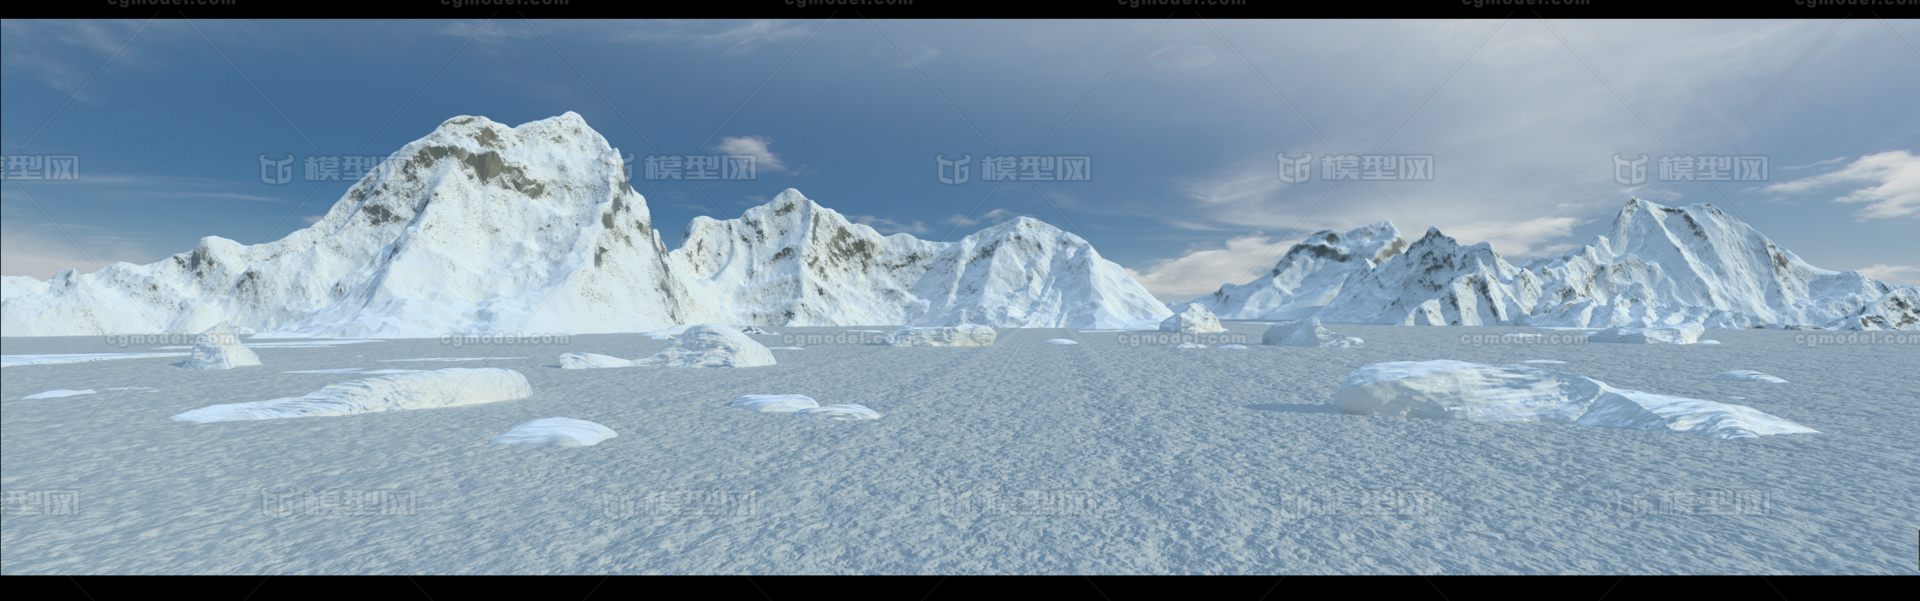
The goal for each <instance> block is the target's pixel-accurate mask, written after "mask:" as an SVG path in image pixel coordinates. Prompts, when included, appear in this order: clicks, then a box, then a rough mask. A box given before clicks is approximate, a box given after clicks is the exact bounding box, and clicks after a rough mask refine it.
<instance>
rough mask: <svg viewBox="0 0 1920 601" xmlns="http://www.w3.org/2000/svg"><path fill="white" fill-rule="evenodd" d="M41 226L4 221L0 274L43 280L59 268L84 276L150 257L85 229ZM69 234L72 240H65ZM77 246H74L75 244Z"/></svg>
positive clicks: (122, 241) (138, 248) (126, 242)
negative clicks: (121, 262) (111, 266)
mask: <svg viewBox="0 0 1920 601" xmlns="http://www.w3.org/2000/svg"><path fill="white" fill-rule="evenodd" d="M63 229H64V230H65V233H64V234H63V233H62V231H61V229H55V228H54V227H53V226H50V225H46V224H44V223H42V224H38V225H32V226H27V225H22V224H20V223H18V222H17V221H16V220H11V219H10V220H7V221H6V222H5V225H4V226H0V231H4V235H0V275H24V276H31V277H33V278H36V279H40V280H46V279H47V278H51V277H53V274H55V273H58V272H59V271H60V270H62V269H72V270H74V271H75V272H78V273H82V274H86V273H93V272H95V271H99V270H100V269H101V268H104V267H106V266H108V265H112V264H114V263H116V262H119V261H126V262H129V263H150V262H152V261H153V260H154V257H152V256H150V254H149V253H147V252H146V250H145V249H143V248H141V246H140V245H139V244H136V243H134V242H133V241H131V240H128V239H125V238H121V237H118V236H112V235H108V234H105V233H103V232H100V231H98V230H96V229H95V228H90V227H87V226H81V225H73V224H68V225H65V226H64V228H63ZM68 235H72V236H73V237H72V238H68V237H67V236H68ZM76 243H77V244H79V245H80V246H75V244H76Z"/></svg>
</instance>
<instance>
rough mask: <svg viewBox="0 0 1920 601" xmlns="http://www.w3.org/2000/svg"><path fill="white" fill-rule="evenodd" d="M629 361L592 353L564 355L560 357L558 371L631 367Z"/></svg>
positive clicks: (631, 362)
mask: <svg viewBox="0 0 1920 601" xmlns="http://www.w3.org/2000/svg"><path fill="white" fill-rule="evenodd" d="M633 365H634V363H633V360H631V359H621V358H619V357H614V356H611V355H597V354H594V353H565V354H562V355H560V369H595V368H602V367H633Z"/></svg>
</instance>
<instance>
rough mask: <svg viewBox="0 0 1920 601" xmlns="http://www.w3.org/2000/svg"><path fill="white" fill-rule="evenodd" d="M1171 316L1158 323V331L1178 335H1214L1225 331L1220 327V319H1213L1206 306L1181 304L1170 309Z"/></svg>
mask: <svg viewBox="0 0 1920 601" xmlns="http://www.w3.org/2000/svg"><path fill="white" fill-rule="evenodd" d="M1171 310H1172V311H1173V316H1172V317H1168V318H1166V319H1165V320H1163V321H1161V322H1160V331H1162V332H1174V333H1179V334H1216V333H1220V332H1225V331H1227V329H1226V328H1223V327H1220V318H1218V317H1214V315H1213V312H1212V311H1208V310H1207V307H1206V305H1204V304H1201V303H1181V304H1178V305H1174V306H1173V307H1171Z"/></svg>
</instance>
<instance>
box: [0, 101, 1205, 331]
mask: <svg viewBox="0 0 1920 601" xmlns="http://www.w3.org/2000/svg"><path fill="white" fill-rule="evenodd" d="M5 285H6V291H5V300H4V307H3V308H0V328H3V329H4V331H5V333H6V335H7V336H71V335H97V334H108V333H114V334H131V333H161V332H171V333H190V332H200V331H203V330H205V329H206V328H208V327H211V326H212V325H214V324H216V323H219V322H221V321H227V322H229V323H231V324H232V325H234V326H235V327H236V328H237V329H243V330H251V331H254V332H261V333H262V336H268V337H270V336H316V337H365V338H414V337H432V336H439V335H443V334H513V333H535V332H537V333H572V334H588V333H624V332H645V331H650V330H655V329H659V328H662V327H667V326H672V325H676V324H688V323H706V322H719V323H730V324H735V325H874V324H901V323H906V324H913V325H952V324H954V323H959V322H962V321H969V322H971V323H980V324H982V325H989V326H996V327H1023V326H1024V327H1043V326H1044V327H1058V326H1072V327H1121V326H1122V325H1123V324H1125V323H1135V322H1141V321H1146V320H1154V321H1157V320H1159V319H1160V318H1164V317H1166V316H1167V315H1170V314H1171V313H1170V312H1168V311H1167V310H1166V309H1165V308H1164V307H1163V306H1161V304H1160V303H1159V302H1157V301H1154V300H1153V298H1152V296H1151V295H1149V294H1148V293H1147V292H1146V290H1145V289H1144V288H1142V287H1141V286H1140V285H1139V284H1138V283H1137V282H1135V281H1134V280H1132V279H1131V278H1130V277H1128V276H1127V275H1126V274H1125V272H1124V271H1122V270H1121V269H1120V267H1119V266H1118V265H1115V264H1113V263H1111V262H1108V261H1105V260H1104V259H1101V258H1100V256H1099V254H1098V253H1095V252H1094V251H1093V248H1092V246H1091V245H1089V244H1088V243H1087V242H1086V241H1085V240H1082V239H1080V238H1079V237H1077V236H1073V235H1072V234H1068V233H1066V232H1062V231H1060V230H1058V229H1056V228H1053V227H1051V226H1048V225H1046V224H1044V223H1041V222H1038V221H1034V220H1029V219H1023V220H1019V221H1015V222H1008V223H1004V224H1001V225H999V226H995V227H993V228H989V229H987V230H985V231H982V232H978V233H976V234H974V235H972V236H969V237H967V238H966V239H964V240H961V241H959V242H953V243H937V242H927V241H921V240H916V239H914V238H913V237H911V236H906V235H894V236H885V237H883V236H880V235H879V234H878V233H876V232H874V231H873V229H872V228H869V227H867V226H863V225H858V224H852V223H849V222H848V221H847V220H846V219H845V218H843V217H841V216H840V215H839V214H838V213H835V212H833V211H831V210H828V209H825V208H822V207H820V206H819V205H817V204H814V203H813V201H811V200H807V199H806V197H804V196H802V195H801V194H800V193H799V192H798V191H795V190H787V191H786V192H783V193H781V194H780V195H779V197H778V198H776V199H774V200H773V201H772V202H770V203H768V204H767V205H765V206H761V207H756V208H754V209H750V210H748V211H747V212H746V214H745V215H743V216H742V217H741V218H739V219H732V220H727V221H719V220H714V219H709V218H699V219H696V220H695V221H694V222H693V224H691V225H690V226H689V227H688V229H687V232H686V234H685V236H684V242H683V245H682V247H681V248H679V249H674V250H669V249H668V248H667V247H666V245H665V244H664V243H663V242H662V240H661V237H660V235H659V234H658V232H657V231H655V230H654V229H653V223H652V220H651V217H650V215H649V213H648V211H647V205H646V201H645V199H644V198H642V197H641V196H640V195H639V194H638V193H636V192H634V191H633V189H632V188H631V187H630V186H629V184H628V182H627V179H626V176H625V175H624V171H623V170H622V164H621V160H620V154H619V152H618V151H617V150H615V149H613V148H612V147H611V146H610V145H608V143H607V141H606V139H605V138H603V137H601V136H600V135H599V134H598V133H596V132H594V131H593V129H592V128H590V127H588V126H587V124H586V122H585V121H584V120H582V119H581V118H580V116H579V115H577V114H574V113H572V112H568V113H566V114H563V115H560V116H558V117H553V118H550V119H544V120H540V121H534V122H531V123H527V124H523V125H521V126H519V127H507V126H505V125H502V124H499V123H495V122H493V121H490V120H487V119H486V118H484V117H468V116H462V117H456V118H454V119H450V120H448V121H446V122H445V123H442V124H441V125H440V126H439V127H438V128H436V129H435V130H434V131H433V132H432V133H431V134H429V135H428V136H426V137H424V138H421V139H420V140H417V141H414V142H412V143H410V144H407V145H406V146H405V147H403V148H402V149H401V150H400V152H398V153H396V154H395V155H394V156H393V157H392V158H390V159H388V161H387V162H386V163H385V164H383V165H382V167H381V168H380V169H376V170H374V172H373V173H370V174H368V175H367V176H366V177H365V178H363V179H362V180H361V181H359V182H358V183H356V184H355V185H354V186H353V187H352V188H350V189H349V190H348V192H347V193H346V195H345V196H344V197H342V198H341V199H340V200H339V201H338V202H336V203H335V204H334V206H333V208H332V210H330V211H329V212H328V213H327V214H326V216H324V217H322V218H321V219H320V220H319V221H318V222H316V223H314V224H313V225H312V226H309V227H307V228H306V229H303V230H299V231H297V232H294V233H293V234H291V235H288V236H287V237H286V238H283V239H281V240H278V241H274V242H269V243H264V244H258V245H252V246H246V245H241V244H239V243H237V242H234V241H232V240H227V239H225V238H220V237H207V238H202V239H201V240H200V242H199V244H198V245H196V246H195V248H194V249H193V250H192V251H191V252H187V253H181V254H178V255H174V256H172V257H170V258H168V259H165V260H162V261H159V262H157V263H152V264H148V265H133V264H128V263H116V264H114V265H112V266H109V267H107V268H106V269H103V270H101V271H100V272H97V273H92V274H86V275H78V274H76V273H74V272H73V271H72V270H67V271H62V272H60V273H59V274H56V275H55V276H54V277H53V278H52V280H50V281H48V282H45V283H42V282H38V281H33V280H31V279H30V278H8V279H7V280H6V282H5Z"/></svg>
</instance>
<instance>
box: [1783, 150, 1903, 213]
mask: <svg viewBox="0 0 1920 601" xmlns="http://www.w3.org/2000/svg"><path fill="white" fill-rule="evenodd" d="M1823 162H1824V161H1823ZM1859 184H1871V185H1869V186H1867V187H1864V188H1857V189H1855V190H1854V191H1852V192H1848V193H1847V194H1846V195H1844V196H1840V197H1838V198H1835V199H1833V202H1838V203H1848V204H1859V203H1864V204H1866V206H1865V207H1862V208H1861V209H1860V210H1858V211H1855V212H1854V220H1855V221H1869V220H1873V219H1900V218H1908V219H1920V156H1914V155H1913V154H1911V153H1909V152H1907V151H1905V150H1892V151H1888V152H1882V153H1878V154H1870V155H1867V156H1863V157H1860V158H1859V159H1858V160H1855V161H1854V162H1852V163H1849V164H1847V166H1846V167H1842V168H1840V170H1838V171H1832V172H1828V173H1822V174H1820V175H1815V176H1813V177H1808V178H1802V179H1797V180H1793V181H1790V182H1781V183H1778V184H1773V185H1770V186H1767V187H1765V188H1761V191H1763V192H1770V193H1774V194H1807V193H1811V192H1813V191H1815V190H1821V189H1827V188H1831V187H1835V186H1841V185H1859Z"/></svg>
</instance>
